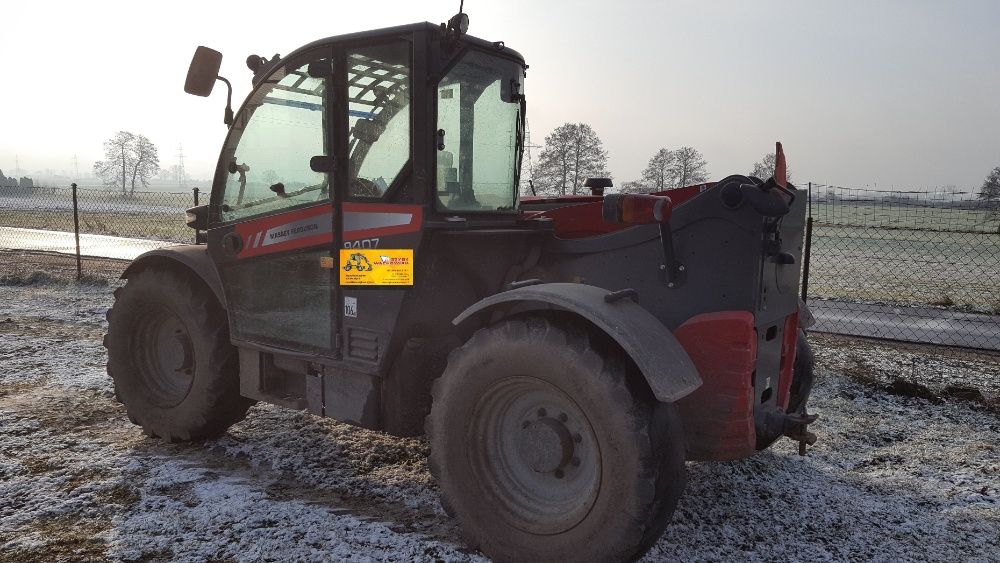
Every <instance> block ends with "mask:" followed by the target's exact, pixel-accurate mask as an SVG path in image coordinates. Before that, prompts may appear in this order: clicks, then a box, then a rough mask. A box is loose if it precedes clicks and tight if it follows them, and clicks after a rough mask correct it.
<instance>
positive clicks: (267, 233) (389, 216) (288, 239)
mask: <svg viewBox="0 0 1000 563" xmlns="http://www.w3.org/2000/svg"><path fill="white" fill-rule="evenodd" d="M423 212H424V211H423V208H422V207H420V206H418V205H393V204H384V203H345V204H344V205H343V215H344V240H345V241H355V240H359V239H365V238H375V237H387V236H390V235H399V234H404V233H415V232H417V231H419V230H420V229H421V226H422V225H423ZM236 233H237V234H239V235H240V238H241V239H242V240H243V241H244V242H243V249H242V250H241V251H240V253H239V255H238V258H241V259H242V258H252V257H255V256H263V255H266V254H273V253H276V252H284V251H288V250H298V249H301V248H310V247H313V246H320V245H324V244H331V243H333V208H332V207H331V206H330V205H317V206H315V207H307V208H305V209H296V210H294V211H289V212H287V213H279V214H277V215H271V216H267V217H261V218H260V219H257V220H252V221H247V222H245V223H240V224H238V225H236Z"/></svg>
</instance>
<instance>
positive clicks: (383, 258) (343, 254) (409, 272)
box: [340, 248, 413, 285]
mask: <svg viewBox="0 0 1000 563" xmlns="http://www.w3.org/2000/svg"><path fill="white" fill-rule="evenodd" d="M340 285H413V249H412V248H403V249H385V248H382V249H362V248H342V249H340Z"/></svg>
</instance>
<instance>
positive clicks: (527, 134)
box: [521, 117, 541, 195]
mask: <svg viewBox="0 0 1000 563" xmlns="http://www.w3.org/2000/svg"><path fill="white" fill-rule="evenodd" d="M538 148H541V145H533V144H531V124H530V123H529V122H528V118H527V117H525V118H524V156H525V157H526V158H525V160H527V161H528V162H527V164H528V166H527V169H528V174H527V176H529V178H528V186H529V187H530V188H531V195H535V185H534V182H533V180H534V174H533V172H534V170H535V168H534V166H533V165H532V163H531V149H538ZM524 169H525V167H524V166H521V171H522V174H521V176H522V177H524V174H523V171H524Z"/></svg>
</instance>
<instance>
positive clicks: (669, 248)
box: [660, 223, 687, 288]
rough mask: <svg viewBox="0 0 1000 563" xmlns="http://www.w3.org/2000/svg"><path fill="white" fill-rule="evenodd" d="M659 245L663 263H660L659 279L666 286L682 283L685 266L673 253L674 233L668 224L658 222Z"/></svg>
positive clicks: (684, 277) (684, 276) (676, 285)
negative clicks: (661, 248) (661, 249)
mask: <svg viewBox="0 0 1000 563" xmlns="http://www.w3.org/2000/svg"><path fill="white" fill-rule="evenodd" d="M660 245H661V246H662V247H663V263H662V264H660V281H662V282H663V283H664V284H666V286H667V287H670V288H674V287H678V286H680V285H681V284H682V283H684V280H685V279H686V278H687V276H686V275H685V271H686V268H685V267H684V264H681V263H680V262H679V261H678V260H677V257H676V254H675V253H674V235H673V233H672V232H671V231H670V225H669V224H667V223H660Z"/></svg>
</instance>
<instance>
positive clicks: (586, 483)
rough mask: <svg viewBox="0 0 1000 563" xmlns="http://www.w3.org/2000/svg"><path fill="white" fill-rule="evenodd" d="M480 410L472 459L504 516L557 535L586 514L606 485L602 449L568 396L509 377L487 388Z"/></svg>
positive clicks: (522, 525) (471, 439) (535, 380)
mask: <svg viewBox="0 0 1000 563" xmlns="http://www.w3.org/2000/svg"><path fill="white" fill-rule="evenodd" d="M475 413H476V415H475V416H474V417H473V420H471V421H470V424H469V429H468V432H469V442H468V443H469V445H470V448H471V451H470V452H469V455H470V461H471V463H472V465H473V471H475V473H476V474H477V476H478V478H479V481H480V482H481V483H482V484H483V485H484V488H483V489H482V492H483V494H484V495H485V496H486V497H487V498H486V499H484V501H485V502H489V503H490V504H491V505H492V506H493V507H495V508H496V509H497V511H498V516H499V517H501V518H503V519H505V520H506V521H507V522H509V523H510V524H511V525H513V526H514V527H516V528H518V529H520V530H523V531H525V532H528V533H531V534H557V533H560V532H563V531H565V530H568V529H570V528H572V527H573V526H575V525H577V524H578V523H580V522H581V521H582V520H583V519H584V518H585V517H586V515H587V513H588V512H589V511H590V509H591V507H592V506H593V505H594V503H595V502H596V499H597V494H598V491H599V490H600V485H601V466H602V464H601V460H600V448H599V446H598V441H597V436H596V434H595V432H594V429H593V427H592V426H591V423H590V420H589V419H588V417H587V415H586V414H585V412H584V411H583V410H582V409H581V408H580V406H579V405H577V403H576V402H575V401H574V400H573V399H572V398H571V397H570V396H569V395H568V394H567V393H565V392H564V391H562V390H561V389H559V388H558V387H556V386H555V385H553V384H551V383H548V382H546V381H544V380H542V379H539V378H536V377H530V376H510V377H506V378H504V379H501V380H499V381H497V382H496V383H494V384H493V385H492V386H491V387H490V388H489V389H487V390H486V391H484V392H483V394H482V396H481V398H480V400H479V401H478V403H477V406H476V409H475ZM487 499H488V500H487Z"/></svg>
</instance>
